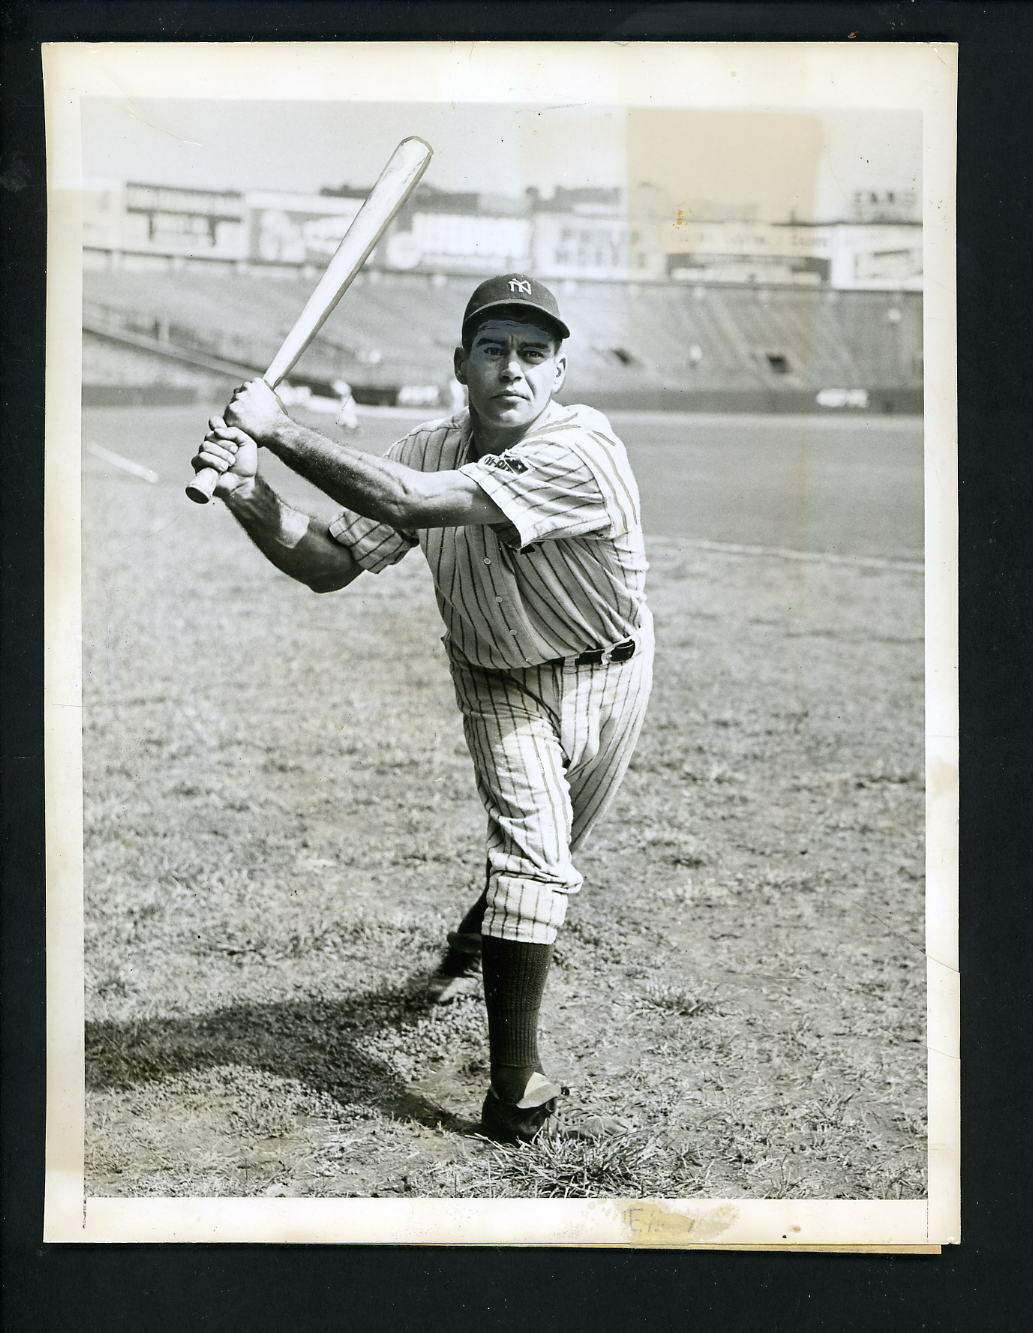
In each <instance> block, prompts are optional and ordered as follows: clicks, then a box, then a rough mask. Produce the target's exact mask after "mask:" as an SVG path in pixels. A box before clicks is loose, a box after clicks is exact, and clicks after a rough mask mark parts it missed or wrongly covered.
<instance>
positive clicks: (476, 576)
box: [193, 273, 653, 1140]
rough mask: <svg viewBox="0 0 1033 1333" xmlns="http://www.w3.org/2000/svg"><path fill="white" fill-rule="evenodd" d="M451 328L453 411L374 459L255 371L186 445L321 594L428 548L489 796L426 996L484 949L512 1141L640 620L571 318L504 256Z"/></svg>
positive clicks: (638, 707) (492, 1109)
mask: <svg viewBox="0 0 1033 1333" xmlns="http://www.w3.org/2000/svg"><path fill="white" fill-rule="evenodd" d="M461 336H462V342H461V346H459V347H457V348H456V350H455V354H454V372H455V377H456V380H457V382H458V384H459V385H461V386H464V387H465V389H466V391H467V393H468V396H469V407H468V408H463V409H461V410H459V411H457V412H455V413H453V415H451V416H450V417H447V418H445V419H443V420H441V421H437V422H432V423H430V424H428V425H424V426H419V427H417V429H415V430H414V431H412V432H411V433H410V434H408V435H406V436H405V437H404V438H403V439H401V440H399V441H398V442H397V443H396V444H395V445H393V446H392V447H391V449H390V450H389V451H388V453H387V455H386V457H384V458H379V457H376V456H374V455H371V454H366V453H362V452H360V451H359V450H356V449H353V448H351V447H349V446H347V445H342V444H337V443H334V442H332V441H330V440H328V439H325V438H324V437H323V436H321V435H319V434H317V433H316V432H315V431H312V430H309V429H307V428H305V427H303V426H300V425H298V424H296V423H295V422H294V421H292V420H291V419H290V418H289V417H288V416H287V415H286V414H285V412H284V411H283V407H282V405H281V403H280V401H279V400H278V399H277V397H276V395H275V394H274V393H273V391H272V390H271V389H270V388H269V387H268V385H266V384H265V383H264V382H263V381H262V380H253V381H251V382H250V383H249V384H246V385H243V386H242V387H241V388H240V389H238V390H237V392H236V393H235V394H234V396H233V399H232V401H231V403H230V404H229V406H228V408H227V409H226V412H225V417H224V418H213V420H212V422H211V429H210V431H209V434H208V436H207V437H206V440H205V443H204V444H203V445H202V448H201V451H200V453H199V454H198V455H197V457H196V458H195V459H194V460H193V462H194V467H195V469H200V468H202V467H205V466H211V467H214V468H216V469H217V470H218V471H219V472H220V473H221V474H222V475H221V477H220V480H219V483H218V485H217V488H216V492H215V493H216V494H217V495H219V496H221V497H222V499H224V500H225V502H226V504H227V506H228V508H229V509H230V510H231V511H232V513H233V514H234V515H235V517H236V518H237V519H238V521H239V522H240V523H241V525H242V526H243V528H244V529H245V531H246V532H247V533H248V535H249V536H250V538H251V540H252V541H253V542H254V543H255V544H256V545H257V546H258V547H259V549H260V550H261V551H262V552H263V553H264V554H265V555H266V556H267V557H268V558H269V559H270V560H271V561H272V563H273V564H274V565H276V566H277V568H279V569H281V570H283V571H284V572H285V573H287V574H289V575H291V576H292V577H293V578H295V579H298V580H299V581H301V582H303V583H305V584H307V585H308V586H309V587H311V588H312V589H314V590H315V591H317V592H329V591H332V590H335V589H338V588H343V587H344V586H345V585H346V584H348V583H351V582H352V581H353V580H354V579H355V578H356V577H357V576H358V575H359V574H360V573H362V572H363V570H369V571H372V572H379V571H381V570H383V569H386V568H387V567H388V566H389V565H392V564H395V563H396V562H397V561H398V560H400V559H402V557H403V556H404V555H406V554H407V553H408V552H409V551H410V550H412V549H413V547H415V546H417V545H419V546H420V547H422V549H423V552H424V555H425V556H426V558H427V561H428V563H429V564H430V568H431V571H432V574H433V577H434V583H435V590H436V594H437V600H438V606H439V609H440V612H441V615H442V618H443V620H444V622H445V627H446V634H445V638H444V643H445V648H446V652H447V654H448V659H449V665H450V668H451V672H452V678H453V681H454V684H455V691H456V699H457V702H458V705H459V708H460V711H461V713H462V716H463V725H464V730H465V734H466V740H467V745H468V747H469V750H470V754H471V757H472V759H473V764H474V769H475V771H476V777H477V789H478V793H479V795H480V797H481V800H482V802H483V804H484V807H485V810H486V813H487V862H488V868H487V880H486V884H485V888H484V891H483V892H482V893H481V895H480V897H479V898H478V899H477V901H476V903H474V904H473V906H472V907H471V908H470V910H469V911H468V912H467V913H466V915H465V917H464V918H463V920H462V921H461V922H460V923H459V925H458V927H457V929H456V930H455V931H454V932H452V934H451V935H450V936H449V947H448V949H447V951H446V952H445V955H444V957H443V958H442V961H441V964H440V966H439V968H438V971H437V973H436V974H435V976H434V978H433V979H432V987H431V995H432V998H434V999H436V1000H439V1001H440V1000H443V999H447V998H449V995H450V994H452V993H454V991H455V990H456V989H457V988H459V987H461V986H462V985H463V984H465V983H469V981H470V979H471V978H473V977H475V976H478V975H479V974H480V972H481V968H482V964H483V985H484V995H485V1002H486V1005H487V1011H488V1036H489V1047H490V1056H491V1086H490V1087H489V1089H488V1092H487V1095H486V1097H485V1099H484V1105H483V1108H482V1126H483V1129H484V1131H485V1133H487V1134H488V1135H490V1136H491V1137H493V1138H497V1139H501V1140H521V1139H530V1138H533V1137H534V1135H535V1134H536V1133H537V1132H538V1131H539V1130H540V1129H541V1128H542V1127H543V1126H544V1124H545V1123H546V1121H547V1120H548V1117H549V1116H550V1115H551V1113H552V1112H553V1110H554V1109H555V1106H556V1102H557V1099H558V1098H559V1096H560V1094H561V1092H562V1089H561V1088H560V1087H559V1086H558V1085H557V1084H556V1083H554V1082H552V1081H551V1080H550V1079H549V1078H548V1077H547V1076H546V1074H545V1071H544V1067H543V1064H542V1062H541V1059H540V1056H539V1050H538V1019H539V1010H540V1007H541V1001H542V994H543V991H544V987H545V982H546V977H547V974H548V970H549V965H550V960H551V956H552V948H553V942H554V941H555V939H556V934H557V931H558V929H559V928H560V926H561V925H562V922H563V919H564V917H565V915H566V911H567V904H568V901H569V898H570V896H571V895H572V894H574V893H577V892H578V891H579V889H580V888H581V886H582V882H583V881H582V876H581V874H580V873H579V871H578V870H577V868H576V867H575V865H574V862H573V859H572V857H573V853H574V852H575V851H576V849H577V848H578V847H579V846H581V845H582V844H583V842H584V840H585V838H586V837H587V835H588V834H589V832H590V830H591V829H592V828H593V826H594V825H595V823H596V822H597V821H598V820H599V818H600V817H601V816H602V815H603V813H604V812H605V810H606V809H607V807H608V806H609V804H610V802H611V800H612V799H613V797H614V795H615V794H616V792H617V789H618V786H619V784H620V782H621V780H622V778H623V776H624V774H625V772H626V770H627V766H628V762H629V760H630V758H631V754H632V751H633V749H634V747H635V743H636V741H637V739H638V735H639V731H640V729H641V726H642V720H643V716H644V712H645V707H646V702H647V699H648V696H649V690H650V684H651V678H652V658H653V631H652V620H651V617H650V613H649V610H648V607H647V606H646V600H645V573H646V559H645V552H644V548H643V540H642V527H641V520H640V516H639V501H638V491H637V488H636V485H635V479H634V477H633V475H632V472H631V467H630V465H629V462H628V457H627V454H626V452H625V449H624V445H623V444H622V443H621V442H620V441H619V440H618V439H617V437H616V436H615V435H614V434H613V431H612V429H611V427H610V424H609V422H608V421H607V419H606V418H605V417H604V416H603V415H602V414H601V413H599V412H597V411H594V410H593V409H592V408H590V407H583V406H578V407H562V406H560V405H559V403H557V402H556V401H555V394H557V393H558V392H559V390H560V388H561V386H562V384H563V380H564V376H565V374H566V365H567V361H566V356H565V354H564V352H563V341H564V339H566V338H567V337H569V329H568V328H567V325H566V324H565V323H564V321H563V319H562V318H561V316H560V312H559V308H558V306H557V304H556V299H555V297H554V296H553V294H552V292H550V291H549V290H548V289H547V288H546V287H543V286H542V284H541V283H539V282H536V281H535V280H534V279H533V278H530V277H527V276H526V275H524V274H520V273H510V274H505V275H503V276H501V277H497V278H491V279H488V280H487V281H486V282H483V283H482V284H481V285H480V286H479V287H478V288H477V289H476V291H475V292H474V293H473V295H472V297H471V298H470V301H469V303H468V305H467V307H466V312H465V314H464V317H463V323H462V335H461ZM258 446H263V447H265V448H267V449H268V450H269V451H270V452H271V453H274V454H276V456H277V457H278V458H280V459H281V460H282V461H283V462H285V463H286V464H287V465H288V466H289V467H291V468H293V469H294V470H295V471H296V472H298V473H299V474H300V475H301V476H303V477H305V478H306V479H307V480H308V481H310V482H312V483H313V484H315V485H316V486H318V487H320V488H321V489H322V490H323V491H325V492H326V493H327V494H328V495H330V496H331V497H332V498H333V499H335V500H337V501H338V503H340V504H341V505H343V506H344V508H343V510H342V512H341V513H340V514H339V515H338V516H337V517H336V518H335V519H334V520H333V521H332V522H331V524H330V525H329V528H327V527H326V525H325V524H322V523H320V522H318V521H317V520H316V519H314V518H311V517H310V516H308V515H306V514H303V513H299V512H298V511H297V510H295V509H292V508H291V507H289V506H288V505H287V504H285V502H284V501H283V500H281V499H280V498H279V496H277V495H276V494H275V492H274V491H272V490H271V488H270V487H269V486H268V484H267V483H266V482H265V481H264V480H263V479H262V478H261V477H260V476H259V475H258V457H259V455H258ZM592 998H593V997H586V1003H591V1002H592ZM605 1128H606V1126H602V1125H600V1124H598V1122H597V1123H596V1124H594V1125H591V1126H589V1127H588V1132H599V1131H600V1130H602V1129H605ZM584 1131H585V1127H584V1126H583V1127H582V1132H584Z"/></svg>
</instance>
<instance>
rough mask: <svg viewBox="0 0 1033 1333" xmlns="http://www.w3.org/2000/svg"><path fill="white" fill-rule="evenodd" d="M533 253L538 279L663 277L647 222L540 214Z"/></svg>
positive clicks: (654, 230) (662, 260)
mask: <svg viewBox="0 0 1033 1333" xmlns="http://www.w3.org/2000/svg"><path fill="white" fill-rule="evenodd" d="M533 248H534V270H535V272H536V273H540V274H541V275H542V277H543V278H610V279H613V280H615V281H620V280H622V279H632V280H634V279H640V280H642V281H647V280H649V279H658V278H662V277H663V276H664V268H665V257H664V255H663V254H662V253H661V250H660V247H659V237H658V232H657V228H656V226H655V225H653V224H652V223H649V222H642V223H633V222H626V221H624V220H623V219H613V218H600V217H582V216H580V215H578V214H575V213H540V214H538V215H537V216H536V218H535V220H534V242H533Z"/></svg>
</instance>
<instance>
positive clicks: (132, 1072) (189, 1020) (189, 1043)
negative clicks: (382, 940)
mask: <svg viewBox="0 0 1033 1333" xmlns="http://www.w3.org/2000/svg"><path fill="white" fill-rule="evenodd" d="M425 980H426V978H425V977H414V978H411V979H410V980H409V981H408V982H406V983H405V984H404V985H403V986H400V987H384V988H383V989H381V990H375V991H368V992H362V993H359V994H357V995H354V996H349V997H347V998H343V999H335V1000H320V999H316V998H312V997H307V998H305V999H299V1000H297V1001H289V1000H288V1001H279V1002H275V1003H270V1004H255V1005H247V1004H240V1005H228V1006H226V1007H224V1008H220V1009H215V1010H212V1011H210V1012H209V1013H205V1014H197V1015H190V1016H187V1017H183V1018H156V1019H144V1020H141V1021H139V1022H128V1023H111V1022H104V1023H87V1024H86V1086H87V1088H89V1089H92V1090H103V1089H113V1088H128V1087H133V1086H138V1085H140V1084H144V1083H152V1082H156V1081H158V1080H160V1079H164V1078H168V1077H169V1076H172V1075H177V1074H189V1073H191V1072H195V1071H201V1070H205V1069H211V1068H215V1067H221V1066H227V1065H240V1066H242V1067H246V1068H250V1069H262V1070H265V1071H266V1072H267V1073H270V1074H273V1075H274V1076H276V1077H278V1078H284V1079H296V1080H297V1081H298V1082H299V1083H302V1084H304V1085H306V1086H307V1087H310V1088H312V1089H314V1090H315V1091H317V1092H320V1093H325V1094H328V1095H329V1096H331V1097H332V1098H334V1100H336V1101H337V1102H339V1103H340V1104H341V1105H342V1106H346V1105H349V1104H351V1105H353V1106H354V1105H361V1106H365V1107H368V1108H369V1109H371V1110H376V1111H379V1112H381V1113H382V1114H384V1115H387V1116H390V1117H391V1118H393V1119H396V1120H402V1121H416V1122H418V1123H419V1124H421V1125H426V1126H428V1127H430V1128H434V1129H449V1130H452V1131H454V1132H456V1133H469V1132H471V1131H472V1130H474V1129H476V1128H477V1123H476V1122H475V1121H472V1120H467V1119H464V1118H462V1117H461V1116H457V1115H455V1114H454V1113H453V1112H451V1111H449V1110H447V1109H446V1108H444V1107H441V1106H437V1105H435V1103H434V1102H433V1101H431V1100H430V1099H429V1098H427V1097H425V1096H423V1095H422V1094H421V1093H419V1092H417V1091H416V1090H414V1089H413V1088H411V1087H409V1086H408V1085H407V1084H406V1082H405V1080H404V1079H403V1078H402V1076H401V1075H400V1074H399V1073H398V1071H397V1070H395V1069H393V1068H392V1067H391V1065H390V1064H388V1063H387V1061H386V1060H384V1059H381V1058H378V1057H377V1056H375V1055H371V1054H370V1053H369V1051H368V1050H367V1049H365V1045H366V1042H367V1041H368V1040H369V1039H375V1038H377V1037H379V1038H380V1039H381V1040H383V1037H384V1036H385V1034H387V1035H388V1037H389V1044H390V1042H391V1041H392V1040H397V1042H398V1044H399V1046H400V1048H401V1049H404V1048H405V1042H406V1035H407V1033H409V1032H410V1031H411V1030H412V1029H413V1028H414V1027H415V1025H416V1024H417V1023H418V1022H419V1021H420V1020H421V1019H422V1020H424V1021H426V1020H427V1018H428V1006H427V1004H426V1001H425V1000H423V998H422V990H423V983H425ZM434 1021H438V1020H437V1019H435V1020H434ZM392 1033H393V1034H395V1037H394V1038H391V1037H390V1034H392ZM413 1035H415V1034H413ZM364 1039H365V1040H364Z"/></svg>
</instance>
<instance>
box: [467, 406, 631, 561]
mask: <svg viewBox="0 0 1033 1333" xmlns="http://www.w3.org/2000/svg"><path fill="white" fill-rule="evenodd" d="M602 450H603V446H602V445H601V444H600V443H599V442H597V441H594V440H592V439H591V438H590V437H588V436H587V435H586V433H585V432H583V431H578V432H577V433H576V435H575V437H574V438H572V439H571V438H566V439H565V438H562V437H558V438H549V437H545V438H532V439H528V440H525V441H523V442H522V443H521V444H520V445H519V446H517V447H516V448H515V449H513V450H511V451H508V452H506V453H502V454H498V455H495V454H487V455H485V457H483V458H481V459H478V461H477V462H476V463H467V464H466V466H465V467H462V468H460V471H461V472H463V473H465V474H466V475H467V476H468V477H472V478H473V480H474V481H476V482H477V484H478V485H479V486H480V487H481V489H482V490H483V491H484V492H485V494H487V495H488V496H490V497H491V499H492V500H494V501H495V503H496V504H497V505H498V507H499V508H500V509H501V510H502V512H503V513H504V514H505V515H506V518H507V519H509V521H510V523H512V524H513V526H514V528H515V529H516V530H517V532H518V534H519V536H520V544H521V546H531V545H533V544H534V543H535V542H540V541H546V540H556V539H559V538H563V537H585V536H590V535H597V536H600V537H604V536H607V537H612V536H616V535H617V534H618V533H620V532H623V531H626V530H627V528H628V526H629V524H630V517H629V514H628V512H627V506H626V504H625V502H624V500H623V498H622V496H621V494H620V485H619V480H620V479H619V476H618V473H617V469H616V468H615V466H614V462H613V461H612V460H608V459H606V458H605V457H603V455H602Z"/></svg>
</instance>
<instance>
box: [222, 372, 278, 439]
mask: <svg viewBox="0 0 1033 1333" xmlns="http://www.w3.org/2000/svg"><path fill="white" fill-rule="evenodd" d="M223 415H224V416H225V418H226V424H227V425H228V426H237V427H239V428H240V429H241V430H242V431H244V432H245V434H247V435H250V436H251V438H252V439H253V440H256V441H257V442H258V443H259V444H260V445H262V444H265V443H267V441H269V440H271V439H272V438H273V437H274V436H275V434H276V431H277V428H278V427H280V426H282V425H283V424H284V422H286V421H288V420H289V418H288V416H287V413H286V412H285V411H284V410H283V403H281V402H280V400H279V398H278V397H277V396H276V394H275V393H274V392H273V391H272V389H270V387H269V385H268V384H266V382H265V380H261V379H258V380H248V382H247V383H246V384H242V385H241V386H240V388H239V389H237V390H236V392H235V393H234V395H233V397H232V398H231V399H230V401H229V406H228V407H227V408H226V411H225V412H224V413H223Z"/></svg>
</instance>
